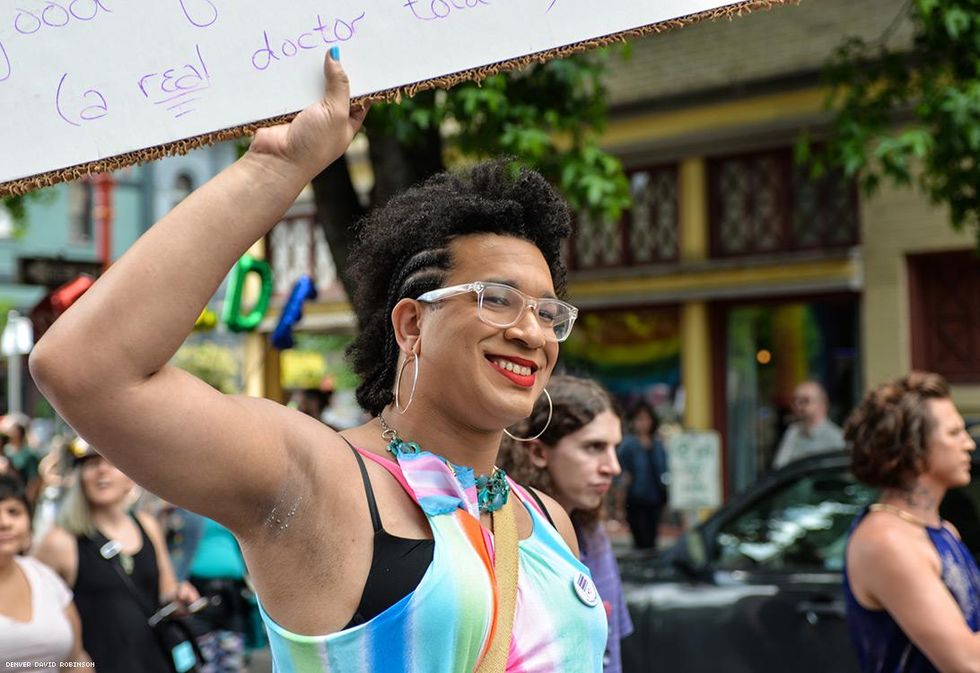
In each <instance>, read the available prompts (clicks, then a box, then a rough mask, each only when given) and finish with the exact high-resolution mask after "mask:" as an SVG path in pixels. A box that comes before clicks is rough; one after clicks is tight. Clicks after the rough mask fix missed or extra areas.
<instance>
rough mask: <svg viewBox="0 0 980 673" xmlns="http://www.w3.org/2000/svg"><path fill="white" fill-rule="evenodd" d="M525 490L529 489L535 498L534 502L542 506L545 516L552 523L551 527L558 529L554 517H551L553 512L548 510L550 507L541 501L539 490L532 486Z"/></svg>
mask: <svg viewBox="0 0 980 673" xmlns="http://www.w3.org/2000/svg"><path fill="white" fill-rule="evenodd" d="M524 490H525V491H527V492H528V493H529V494H530V495H531V497H532V498H534V502H536V503H538V507H540V508H541V511H542V512H544V517H545V518H546V519H547V520H548V523H550V524H551V527H552V528H554V529H555V530H558V526H556V525H555V521H554V519H552V518H551V514H550V513H549V512H548V508H547V507H545V506H544V503H543V502H542V501H541V496H540V495H538V492H537V491H535V490H534V489H533V488H531V487H530V486H528V487H527V488H525V489H524Z"/></svg>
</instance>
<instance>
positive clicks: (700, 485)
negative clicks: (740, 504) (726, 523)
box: [667, 432, 721, 510]
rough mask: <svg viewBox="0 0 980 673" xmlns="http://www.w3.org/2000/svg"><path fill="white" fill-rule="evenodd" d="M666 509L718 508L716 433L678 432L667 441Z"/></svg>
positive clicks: (719, 466) (717, 442)
mask: <svg viewBox="0 0 980 673" xmlns="http://www.w3.org/2000/svg"><path fill="white" fill-rule="evenodd" d="M667 463H668V465H669V467H670V507H671V509H677V510H698V509H701V508H708V509H717V508H718V507H720V506H721V437H720V436H719V435H718V433H717V432H681V433H678V434H676V435H674V436H673V437H671V438H670V439H668V440H667Z"/></svg>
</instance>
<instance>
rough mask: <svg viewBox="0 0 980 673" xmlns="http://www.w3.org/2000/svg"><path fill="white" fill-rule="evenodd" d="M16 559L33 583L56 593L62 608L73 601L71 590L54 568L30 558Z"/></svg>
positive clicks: (20, 557)
mask: <svg viewBox="0 0 980 673" xmlns="http://www.w3.org/2000/svg"><path fill="white" fill-rule="evenodd" d="M16 559H17V562H18V563H19V564H20V567H21V568H23V569H24V572H25V573H26V574H27V577H28V579H29V580H31V583H32V584H33V583H34V582H37V583H38V584H39V585H40V586H41V587H43V588H44V589H48V590H52V591H54V594H55V596H57V597H58V600H59V603H60V604H61V606H62V607H64V605H66V604H67V603H68V602H69V601H71V597H72V593H71V589H69V588H68V585H67V584H65V581H64V580H63V579H61V577H60V576H59V575H58V573H57V572H55V570H54V569H53V568H51V567H49V566H48V565H46V564H45V563H42V562H41V561H40V560H38V559H36V558H33V557H30V556H18V557H16Z"/></svg>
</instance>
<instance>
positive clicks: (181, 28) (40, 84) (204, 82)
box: [0, 0, 785, 196]
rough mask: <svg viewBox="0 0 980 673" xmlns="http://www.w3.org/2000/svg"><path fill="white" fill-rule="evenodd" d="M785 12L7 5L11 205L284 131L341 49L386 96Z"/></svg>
mask: <svg viewBox="0 0 980 673" xmlns="http://www.w3.org/2000/svg"><path fill="white" fill-rule="evenodd" d="M784 1H785V0H742V1H741V2H731V0H728V1H725V0H602V2H595V1H594V0H590V1H588V2H587V1H586V0H331V1H330V2H324V0H281V1H280V2H268V1H262V2H258V1H257V0H18V1H17V2H4V3H0V120H2V121H0V196H3V195H8V194H14V193H23V192H24V191H28V190H30V189H35V188H37V187H41V186H44V185H47V184H51V183H53V182H56V181H59V180H64V179H70V178H75V177H79V176H81V175H85V174H88V173H91V172H95V171H100V170H109V169H114V168H118V167H120V166H124V165H127V164H132V163H136V162H139V161H144V160H149V159H154V158H158V157H160V156H163V155H165V154H173V153H180V152H184V151H187V150H188V149H190V148H192V147H197V146H201V145H204V144H208V143H211V142H215V141H217V140H222V139H227V138H230V137H235V136H238V135H242V134H243V133H245V132H247V131H249V130H252V129H254V128H255V127H256V126H257V125H262V124H268V123H273V121H274V120H279V121H282V120H283V119H284V118H287V117H288V116H290V115H292V114H295V113H296V112H297V111H299V110H301V109H302V108H303V107H305V106H306V105H308V104H309V103H311V102H313V101H314V100H316V99H317V98H318V97H319V96H321V95H322V91H323V74H322V72H323V70H322V63H323V57H324V53H325V51H326V50H327V49H328V48H330V47H333V46H338V47H340V49H341V60H342V62H343V63H344V67H345V68H346V69H347V72H348V74H349V75H350V78H351V82H352V89H353V90H352V93H353V95H354V96H355V97H365V98H367V99H370V100H381V99H391V98H395V97H397V96H398V95H400V94H401V93H403V92H404V93H407V94H411V93H413V92H415V91H418V90H421V89H423V88H432V87H445V86H451V85H452V84H455V83H457V82H460V81H463V80H467V79H479V78H481V77H485V76H487V75H489V74H493V73H495V72H499V71H500V70H504V69H509V68H516V67H520V66H522V65H526V64H528V63H531V62H534V61H540V60H547V59H549V58H554V57H559V56H562V55H566V54H568V53H572V52H575V51H583V50H586V49H590V48H593V47H597V46H601V45H603V44H608V43H609V42H611V41H613V40H622V39H624V38H626V37H629V36H633V35H640V34H643V33H646V32H651V31H659V30H664V29H667V28H672V27H675V26H679V25H684V24H686V23H690V22H693V21H697V20H700V19H703V18H711V17H714V16H723V15H731V14H735V13H740V12H742V11H745V10H748V9H752V8H755V7H769V6H772V5H777V4H781V3H782V2H784Z"/></svg>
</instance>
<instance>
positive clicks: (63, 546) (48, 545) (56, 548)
mask: <svg viewBox="0 0 980 673" xmlns="http://www.w3.org/2000/svg"><path fill="white" fill-rule="evenodd" d="M77 544H78V542H77V540H76V538H75V536H74V535H72V534H71V533H69V532H68V531H66V530H65V529H64V528H61V527H59V526H51V528H50V529H48V532H47V533H46V534H45V535H44V537H43V538H41V544H40V545H39V546H38V549H37V554H36V556H37V557H38V558H41V559H42V560H43V556H42V552H50V553H54V554H63V553H64V552H68V551H74V550H75V549H76V548H77Z"/></svg>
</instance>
